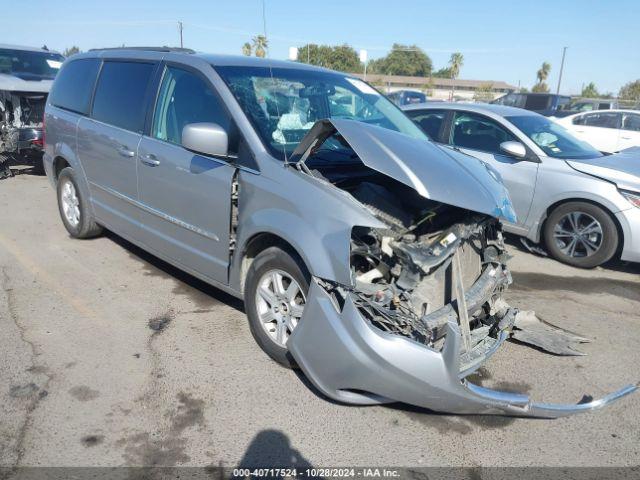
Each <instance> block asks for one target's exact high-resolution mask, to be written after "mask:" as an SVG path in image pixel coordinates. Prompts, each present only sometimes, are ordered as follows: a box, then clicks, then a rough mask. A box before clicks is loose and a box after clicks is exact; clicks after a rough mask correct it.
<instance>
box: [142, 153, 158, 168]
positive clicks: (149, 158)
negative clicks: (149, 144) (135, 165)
mask: <svg viewBox="0 0 640 480" xmlns="http://www.w3.org/2000/svg"><path fill="white" fill-rule="evenodd" d="M140 161H141V162H142V163H144V164H145V165H149V166H150V167H157V166H158V165H160V160H158V159H157V158H156V156H155V155H154V154H153V153H147V154H146V155H141V156H140Z"/></svg>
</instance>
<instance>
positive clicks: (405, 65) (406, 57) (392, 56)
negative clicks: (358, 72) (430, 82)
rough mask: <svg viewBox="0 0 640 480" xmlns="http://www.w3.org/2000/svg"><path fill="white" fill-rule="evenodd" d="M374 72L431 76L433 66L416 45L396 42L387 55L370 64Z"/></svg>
mask: <svg viewBox="0 0 640 480" xmlns="http://www.w3.org/2000/svg"><path fill="white" fill-rule="evenodd" d="M369 67H370V68H369V70H370V71H371V72H372V73H382V74H385V75H408V76H411V77H429V76H430V75H431V70H432V68H433V66H432V63H431V59H430V58H429V56H428V55H427V54H426V53H424V51H422V49H420V48H419V47H418V46H416V45H401V44H399V43H394V44H393V46H392V47H391V51H390V52H389V54H388V55H387V56H385V57H382V58H379V59H377V60H374V61H373V62H371V63H370V64H369Z"/></svg>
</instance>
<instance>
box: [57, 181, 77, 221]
mask: <svg viewBox="0 0 640 480" xmlns="http://www.w3.org/2000/svg"><path fill="white" fill-rule="evenodd" d="M60 197H61V198H60V201H61V203H62V211H63V213H64V216H65V218H66V219H67V222H69V224H70V225H71V226H72V227H77V226H78V225H79V224H80V200H78V195H77V193H76V187H75V186H74V184H73V182H71V181H70V180H65V181H64V184H63V185H62V193H61V195H60Z"/></svg>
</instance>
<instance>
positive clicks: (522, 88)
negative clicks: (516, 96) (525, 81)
mask: <svg viewBox="0 0 640 480" xmlns="http://www.w3.org/2000/svg"><path fill="white" fill-rule="evenodd" d="M518 92H519V93H529V89H528V88H527V87H520V90H518Z"/></svg>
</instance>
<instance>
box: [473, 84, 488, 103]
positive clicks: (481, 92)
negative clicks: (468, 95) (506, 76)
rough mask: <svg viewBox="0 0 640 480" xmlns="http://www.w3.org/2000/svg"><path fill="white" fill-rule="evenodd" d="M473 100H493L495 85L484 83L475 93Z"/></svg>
mask: <svg viewBox="0 0 640 480" xmlns="http://www.w3.org/2000/svg"><path fill="white" fill-rule="evenodd" d="M473 99H474V100H475V101H476V102H490V101H491V100H493V83H491V82H488V83H483V84H482V85H480V86H479V87H478V88H477V89H476V91H475V92H473Z"/></svg>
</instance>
